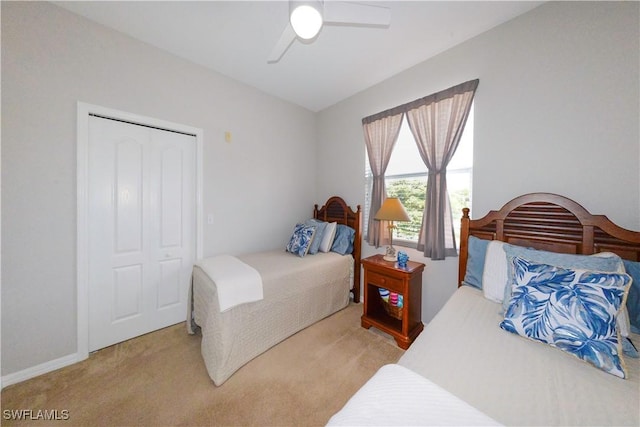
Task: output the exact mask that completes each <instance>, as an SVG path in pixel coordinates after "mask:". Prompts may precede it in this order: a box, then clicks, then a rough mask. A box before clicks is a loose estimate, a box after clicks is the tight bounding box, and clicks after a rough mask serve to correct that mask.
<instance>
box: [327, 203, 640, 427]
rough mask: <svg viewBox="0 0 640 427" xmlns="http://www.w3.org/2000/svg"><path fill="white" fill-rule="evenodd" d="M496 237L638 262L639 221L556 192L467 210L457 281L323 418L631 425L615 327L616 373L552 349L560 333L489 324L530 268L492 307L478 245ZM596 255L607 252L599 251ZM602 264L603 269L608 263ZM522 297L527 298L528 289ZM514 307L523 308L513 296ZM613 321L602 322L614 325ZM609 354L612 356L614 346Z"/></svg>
mask: <svg viewBox="0 0 640 427" xmlns="http://www.w3.org/2000/svg"><path fill="white" fill-rule="evenodd" d="M500 241H502V242H507V243H510V244H513V245H517V246H518V247H520V248H535V249H536V250H537V252H535V253H534V257H535V256H540V255H541V254H544V255H546V254H550V256H551V257H556V256H558V255H557V254H582V255H591V254H596V253H598V254H600V253H614V254H617V255H618V256H620V257H621V258H622V259H623V260H627V261H626V262H625V263H623V265H624V266H625V267H628V269H627V272H629V273H633V271H630V270H633V268H634V266H635V268H637V267H640V264H639V263H638V261H640V232H634V231H629V230H625V229H623V228H620V227H618V226H616V225H615V224H613V223H612V222H611V221H610V220H609V219H607V218H606V217H604V216H601V215H591V214H590V213H589V212H587V211H586V210H585V209H584V208H583V207H582V206H580V205H579V204H577V203H575V202H573V201H572V200H569V199H567V198H564V197H561V196H558V195H553V194H546V193H536V194H528V195H525V196H521V197H518V198H516V199H514V200H512V201H511V202H509V203H507V204H506V205H505V206H504V207H503V208H502V209H500V210H498V211H492V212H490V213H489V214H487V215H486V216H485V217H483V218H480V219H478V220H471V219H470V218H469V216H468V211H466V212H465V214H464V217H463V219H462V230H461V251H460V269H459V283H458V286H459V288H458V289H457V290H456V291H455V292H454V294H453V296H452V297H451V299H450V300H449V301H448V302H447V303H446V304H445V306H444V307H443V308H442V310H441V311H440V312H439V313H438V314H437V315H436V316H435V317H434V319H433V320H432V321H431V322H430V323H429V324H428V325H427V326H426V327H425V329H424V331H423V332H422V334H421V335H420V336H418V338H417V339H416V340H415V341H414V343H413V344H412V346H411V347H410V348H409V349H408V350H407V351H406V352H405V354H404V355H403V356H402V357H401V358H400V360H399V361H398V363H397V364H393V365H386V366H384V367H382V368H381V369H380V370H379V371H378V372H377V373H376V374H375V375H374V376H373V377H372V378H371V379H370V380H369V381H368V382H367V383H366V384H365V385H364V386H363V387H362V388H361V389H360V390H359V391H358V392H357V393H356V394H355V395H354V396H353V397H352V398H351V399H350V400H349V401H348V402H347V403H346V404H345V406H344V408H343V409H342V410H341V411H340V412H338V413H337V414H335V415H334V416H333V417H332V418H331V419H330V420H329V423H328V424H329V425H351V426H355V425H499V424H503V425H545V426H546V425H635V426H638V425H639V424H640V362H639V361H640V359H637V358H632V357H630V356H628V355H627V354H623V351H622V348H621V347H622V346H621V343H622V341H623V340H624V339H625V338H624V337H621V336H617V339H618V345H617V348H616V349H615V352H616V353H617V355H619V358H620V360H619V362H620V363H621V364H622V365H623V366H624V367H625V376H626V378H624V379H623V378H620V377H618V376H616V374H615V370H612V369H610V371H612V372H614V374H612V373H610V372H605V370H607V369H609V368H611V366H609V365H608V364H607V363H605V364H604V366H601V369H598V368H597V367H595V366H593V364H591V363H587V362H585V361H583V360H581V359H579V358H578V357H576V356H575V355H574V354H571V352H570V351H562V350H561V349H560V348H562V347H563V345H562V344H563V343H562V342H561V341H558V342H556V347H553V346H551V345H549V344H545V343H542V342H538V341H536V340H534V339H528V338H525V337H523V336H519V335H518V334H515V333H510V332H508V331H507V330H504V329H502V328H501V327H500V326H499V325H500V324H501V322H502V321H503V320H504V319H505V316H507V317H509V316H512V317H514V318H516V317H517V313H515V311H517V310H514V309H511V311H510V312H508V314H507V311H505V306H506V310H509V309H510V308H511V307H512V304H513V303H514V301H516V300H517V298H516V295H518V294H517V292H518V291H517V289H523V288H518V286H526V285H527V283H521V280H523V279H524V280H525V282H526V280H527V279H528V278H529V279H530V278H532V277H537V276H535V275H536V274H537V273H536V272H535V271H528V272H526V273H525V274H524V275H520V276H518V272H519V271H520V270H518V269H516V277H518V279H517V280H518V282H517V284H516V285H514V284H513V283H512V284H511V286H510V289H509V290H510V294H509V293H506V294H504V297H503V300H504V299H506V300H507V303H506V304H505V306H503V304H502V303H501V302H500V301H499V299H500V298H499V297H500V296H501V295H499V294H500V292H499V291H498V292H496V289H494V288H495V286H494V285H495V283H491V280H493V279H492V278H493V277H495V275H493V276H492V274H493V273H495V271H497V268H496V267H494V266H493V265H491V262H493V261H496V260H498V261H500V260H499V259H498V258H494V252H493V251H491V253H490V250H489V249H488V248H489V245H491V248H493V247H496V246H498V247H500V246H501V245H502V246H504V245H503V244H502V243H499V242H500ZM492 242H493V243H492ZM479 243H480V245H478V244H479ZM482 248H484V251H483V249H482ZM517 249H518V250H521V251H525V249H519V248H517ZM526 251H529V249H526ZM531 251H533V249H531ZM504 252H506V250H503V254H502V259H505V255H504ZM523 256H524V255H523ZM559 256H560V257H563V256H564V255H559ZM600 257H602V258H606V259H609V258H610V259H614V257H610V256H607V255H606V254H600V256H599V258H600ZM518 258H521V257H518ZM569 258H572V257H571V256H569ZM578 258H580V259H582V258H584V257H582V258H581V257H578ZM589 258H590V259H589V261H591V258H592V257H589ZM539 262H540V261H539ZM597 262H605V261H602V259H600V260H597ZM505 265H506V264H505ZM513 265H516V262H515V261H514V264H513ZM540 265H542V264H540ZM500 268H503V267H500ZM567 268H568V267H567ZM541 271H544V270H541ZM575 271H578V270H577V267H576V268H575ZM616 271H617V270H616ZM635 271H636V274H637V270H635ZM554 272H555V273H557V272H558V270H557V269H556V270H554ZM507 273H508V272H505V275H507ZM610 274H611V276H606V277H613V276H614V275H615V274H617V273H610ZM616 277H618V276H616ZM549 278H550V277H549V276H548V275H547V276H545V279H549ZM636 280H639V279H638V278H637V276H636ZM478 281H479V282H480V286H478ZM551 281H553V280H551ZM467 282H471V283H472V284H473V285H475V286H468V285H467ZM473 282H475V283H473ZM542 282H543V281H540V283H542ZM627 283H628V282H627ZM461 285H462V286H461ZM454 286H455V285H454ZM514 286H515V287H514ZM632 286H636V288H635V289H636V290H635V292H636V294H635V295H634V301H633V303H634V304H636V305H635V308H636V310H630V314H631V315H632V316H636V317H635V321H636V325H637V320H639V319H638V318H637V316H638V312H637V309H638V306H637V304H638V300H637V295H638V294H637V289H638V288H637V286H638V283H636V284H635V285H634V284H632ZM550 288H551V285H549V287H548V289H550ZM548 289H547V290H548ZM485 294H487V295H485ZM492 294H493V295H492ZM520 294H522V292H520ZM610 296H611V294H610ZM627 297H629V295H628V294H625V298H627ZM491 298H492V299H491ZM625 298H623V303H624V302H625V301H626V299H625ZM611 299H612V300H613V299H614V298H613V297H612V298H611ZM528 301H529V302H530V303H532V305H533V299H530V300H528ZM618 302H619V301H618ZM514 307H516V308H518V309H519V310H524V308H523V307H522V306H518V305H517V304H515V305H514ZM525 308H526V307H525ZM514 313H515V314H514ZM620 313H621V312H619V313H618V314H617V317H616V322H617V321H619V320H620V317H619V316H620ZM597 314H601V313H600V312H597ZM545 321H547V322H549V323H552V321H551V320H549V319H545ZM574 321H575V319H568V320H566V322H568V323H571V322H574ZM612 321H613V320H612ZM542 323H544V322H542ZM538 326H540V325H538ZM610 326H611V325H610ZM620 329H621V328H620V326H617V325H613V326H612V330H613V333H614V335H617V332H619V331H620ZM632 330H633V329H632ZM635 330H636V331H637V329H635ZM610 332H611V331H610ZM629 338H630V339H631V341H632V342H633V343H634V344H635V345H636V346H637V345H638V343H640V336H639V335H637V334H634V333H632V332H631V333H630V334H629ZM614 341H615V338H614ZM579 344H580V345H581V348H580V350H584V349H588V350H590V351H591V353H589V352H582V353H580V352H578V353H579V354H582V355H584V354H587V355H591V356H594V355H596V354H597V351H596V350H598V349H601V347H598V346H599V345H600V344H602V343H601V342H599V341H598V340H596V339H595V338H594V336H591V337H587V338H585V339H584V340H583V341H580V342H579ZM564 348H565V350H566V349H567V348H568V349H571V347H564ZM594 349H595V350H594ZM610 356H611V360H614V361H615V355H610ZM586 359H588V360H590V361H594V360H592V359H591V358H589V357H586ZM595 361H596V362H597V359H596V360H595Z"/></svg>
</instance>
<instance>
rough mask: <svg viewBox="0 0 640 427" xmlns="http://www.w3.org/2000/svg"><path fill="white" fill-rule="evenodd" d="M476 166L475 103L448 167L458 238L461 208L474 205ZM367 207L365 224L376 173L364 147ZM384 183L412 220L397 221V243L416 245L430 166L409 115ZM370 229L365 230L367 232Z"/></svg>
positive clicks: (391, 195) (452, 209)
mask: <svg viewBox="0 0 640 427" xmlns="http://www.w3.org/2000/svg"><path fill="white" fill-rule="evenodd" d="M472 170H473V106H472V107H471V110H470V111H469V117H468V118H467V123H466V125H465V128H464V132H463V134H462V138H461V140H460V144H459V145H458V149H457V150H456V153H455V155H454V157H453V159H452V160H451V162H450V163H449V166H448V167H447V190H448V193H449V201H450V203H451V212H452V215H453V224H454V232H455V236H456V241H457V242H459V241H460V226H459V224H460V219H461V217H462V208H464V207H468V208H471V177H472ZM365 177H366V180H365V181H366V187H365V211H364V224H365V227H366V226H367V224H368V219H369V215H370V212H369V207H370V206H371V198H370V195H371V186H372V183H373V175H372V174H371V168H370V166H369V159H368V158H366V149H365ZM385 186H386V190H387V196H388V197H398V198H399V199H400V201H402V204H403V205H404V207H405V209H406V210H407V213H408V214H409V217H410V218H411V222H397V223H396V225H397V227H398V228H397V229H396V231H395V233H394V239H393V242H394V244H397V245H398V246H407V247H414V248H415V247H416V246H417V244H418V233H419V232H420V227H421V225H422V215H423V212H424V200H425V195H426V190H427V167H426V165H425V164H424V162H423V161H422V158H421V157H420V153H419V152H418V146H417V144H416V142H415V140H414V138H413V135H412V134H411V129H409V124H408V123H407V119H406V117H404V118H403V119H402V125H401V127H400V133H399V136H398V140H397V142H396V145H395V147H394V148H393V153H392V154H391V159H390V160H389V165H388V166H387V170H386V173H385ZM367 233H368V230H365V235H366V234H367Z"/></svg>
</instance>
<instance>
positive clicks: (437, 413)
mask: <svg viewBox="0 0 640 427" xmlns="http://www.w3.org/2000/svg"><path fill="white" fill-rule="evenodd" d="M327 425H330V426H452V425H456V426H495V425H500V424H499V423H497V422H496V421H495V420H493V419H491V418H489V417H488V416H486V415H485V414H483V413H482V412H480V411H478V410H477V409H475V408H474V407H472V406H471V405H469V404H468V403H466V402H463V401H462V400H460V399H458V398H457V397H455V396H454V395H452V394H451V393H449V392H448V391H446V390H445V389H443V388H442V387H439V386H437V385H436V384H434V383H432V382H431V381H429V380H427V379H426V378H424V377H422V376H421V375H418V374H416V373H415V372H413V371H411V370H409V369H407V368H405V367H403V366H400V365H385V366H383V367H382V368H380V369H379V370H378V372H376V374H375V375H374V376H373V377H372V378H371V379H370V380H369V381H368V382H367V383H366V384H365V385H364V386H363V387H362V388H361V389H360V390H359V391H358V392H357V393H356V394H355V395H353V396H352V397H351V399H350V400H349V401H348V402H347V403H346V405H345V406H344V408H342V410H341V411H340V412H338V413H337V414H335V415H334V416H333V417H331V419H330V420H329V422H328V424H327Z"/></svg>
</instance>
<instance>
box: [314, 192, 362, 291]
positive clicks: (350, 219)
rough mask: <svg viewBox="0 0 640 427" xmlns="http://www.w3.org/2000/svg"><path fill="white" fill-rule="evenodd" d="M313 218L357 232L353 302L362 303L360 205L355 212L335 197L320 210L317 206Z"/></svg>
mask: <svg viewBox="0 0 640 427" xmlns="http://www.w3.org/2000/svg"><path fill="white" fill-rule="evenodd" d="M313 217H314V218H316V219H319V220H322V221H326V222H337V223H338V224H344V225H348V226H349V227H351V228H353V229H354V230H355V236H354V240H353V253H352V255H353V259H354V271H353V289H352V290H351V292H353V302H356V303H357V302H360V259H361V254H362V251H361V244H362V212H361V211H360V205H358V206H356V210H355V211H354V210H353V209H351V208H350V207H349V205H347V204H346V203H345V201H344V200H343V199H342V198H340V197H338V196H333V197H330V198H329V200H327V202H326V203H325V204H324V206H322V208H320V209H318V205H315V207H314V209H313Z"/></svg>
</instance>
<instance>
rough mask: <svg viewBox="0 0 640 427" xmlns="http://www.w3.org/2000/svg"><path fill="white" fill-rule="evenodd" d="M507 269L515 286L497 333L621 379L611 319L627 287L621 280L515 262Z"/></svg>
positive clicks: (621, 367)
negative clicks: (519, 338)
mask: <svg viewBox="0 0 640 427" xmlns="http://www.w3.org/2000/svg"><path fill="white" fill-rule="evenodd" d="M513 267H514V273H515V279H516V281H515V283H514V284H513V285H512V294H511V299H510V301H509V307H508V309H507V311H506V313H505V316H504V320H503V321H502V322H501V323H500V327H501V328H502V329H504V330H506V331H509V332H512V333H514V334H518V335H521V336H524V337H527V338H530V339H532V340H535V341H540V342H543V343H547V344H550V345H552V346H553V347H557V348H559V349H561V350H563V351H566V352H568V353H570V354H573V355H574V356H576V357H578V358H580V359H582V360H584V361H585V362H588V363H591V364H592V365H594V366H596V367H598V368H600V369H602V370H603V371H605V372H608V373H610V374H613V375H616V376H618V377H620V378H625V377H626V372H625V366H624V361H623V359H622V357H621V356H620V348H621V342H620V336H619V334H618V331H617V329H616V314H617V313H618V310H619V309H620V307H621V306H622V304H624V300H625V296H626V292H627V290H628V289H629V286H630V284H631V278H630V277H629V276H628V275H627V274H624V273H603V272H594V271H589V270H578V269H575V270H572V269H565V268H560V267H555V266H551V265H547V264H537V263H532V262H529V261H527V260H525V259H522V258H519V257H514V258H513Z"/></svg>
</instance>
